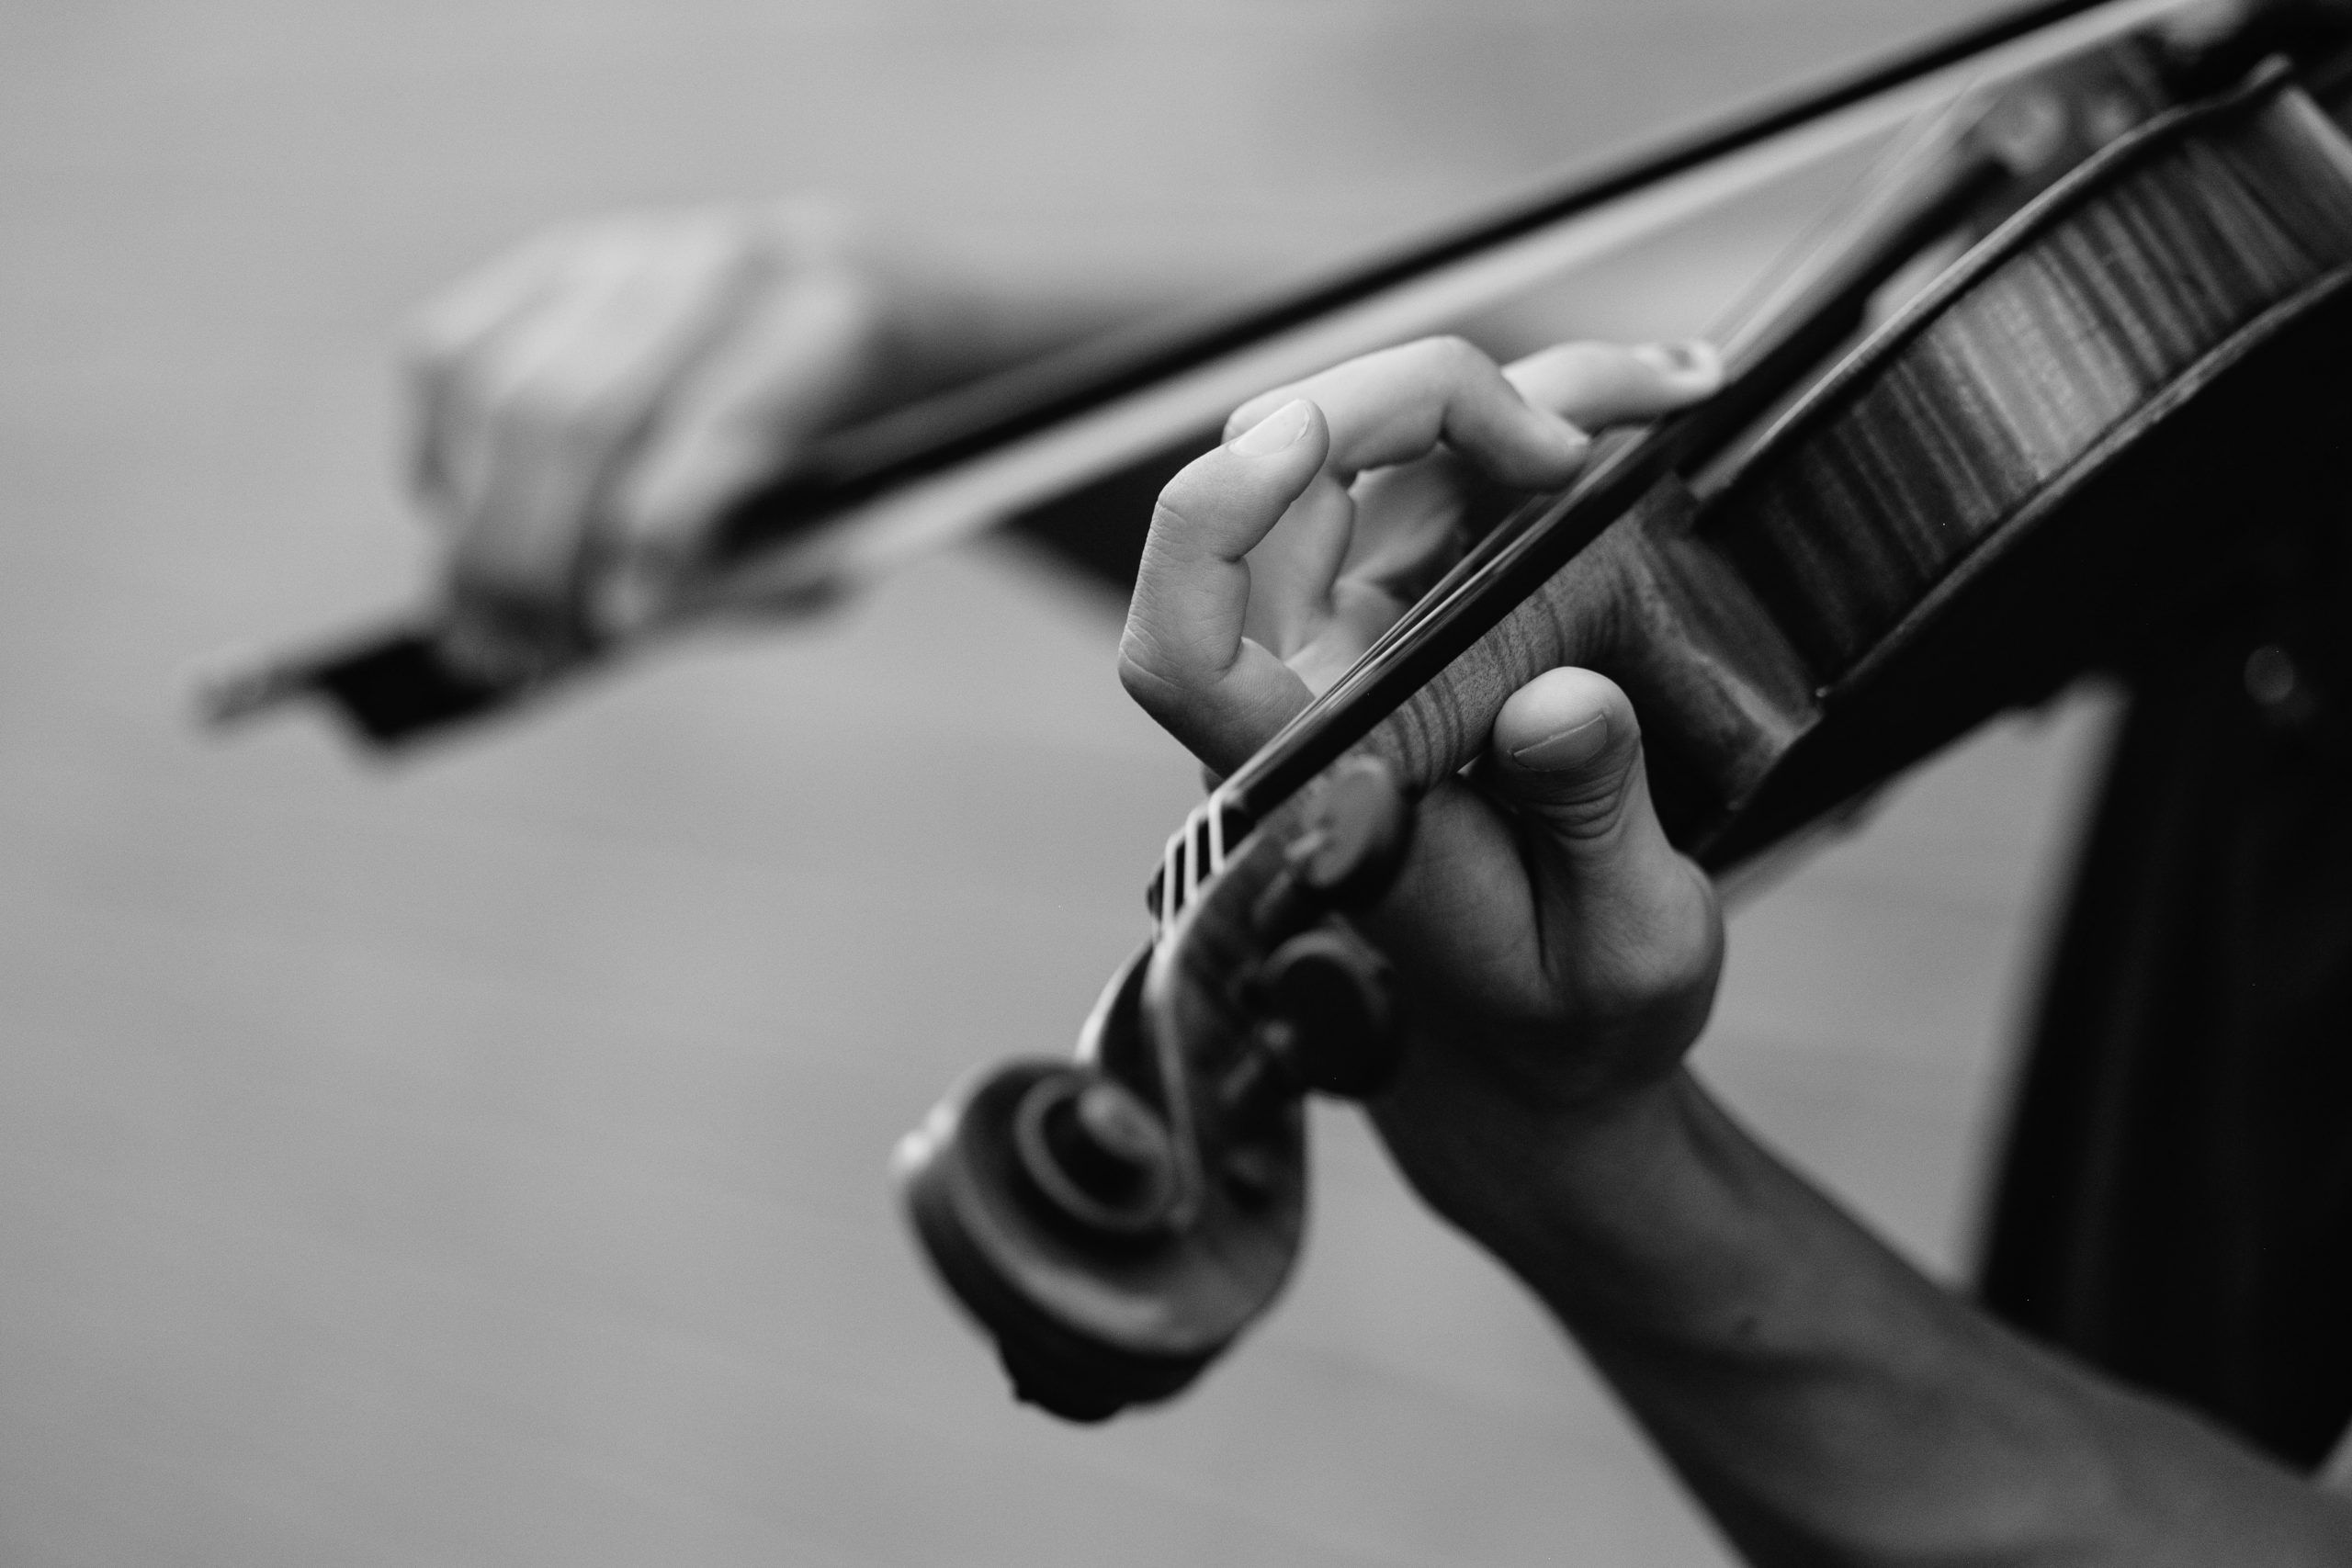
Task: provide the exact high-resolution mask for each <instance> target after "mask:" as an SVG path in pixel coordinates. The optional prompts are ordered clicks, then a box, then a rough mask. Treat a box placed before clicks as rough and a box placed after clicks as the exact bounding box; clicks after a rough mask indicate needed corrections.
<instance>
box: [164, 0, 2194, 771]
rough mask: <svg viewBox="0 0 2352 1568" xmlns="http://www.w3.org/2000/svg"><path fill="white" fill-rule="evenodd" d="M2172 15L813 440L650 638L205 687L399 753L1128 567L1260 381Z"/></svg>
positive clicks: (1621, 162)
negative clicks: (573, 704)
mask: <svg viewBox="0 0 2352 1568" xmlns="http://www.w3.org/2000/svg"><path fill="white" fill-rule="evenodd" d="M2180 5H2181V0H2041V3H2038V4H2032V5H2029V6H2025V7H2023V8H2022V9H2020V10H2018V11H2016V12H2013V13H2009V14H2006V15H2002V16H1998V17H1994V18H1992V19H1990V20H1988V21H1985V22H1983V23H1980V24H1978V25H1976V26H1973V27H1971V28H1967V29H1965V30H1962V31H1961V32H1958V33H1955V34H1953V35H1951V36H1949V37H1945V38H1941V39H1934V40H1931V41H1929V42H1928V43H1926V44H1924V45H1922V46H1919V47H1917V48H1915V49H1912V50H1910V51H1906V52H1905V53H1903V54H1901V55H1899V56H1896V57H1894V58H1891V59H1889V60H1887V61H1885V62H1880V63H1876V64H1872V65H1870V66H1867V67H1865V68H1863V69H1861V70H1860V71H1857V72H1854V73H1850V74H1848V75H1846V76H1843V77H1841V78H1839V79H1837V80H1834V81H1831V82H1829V83H1827V84H1826V85H1822V86H1820V87H1817V88H1815V89H1814V90H1812V91H1809V92H1804V93H1801V94H1798V95H1794V96H1789V97H1786V98H1783V99H1780V100H1776V101H1771V102H1767V103H1765V104H1762V105H1760V106H1758V107H1755V108H1752V109H1750V110H1748V111H1747V112H1745V113H1742V114H1739V115H1736V116H1734V117H1731V118H1727V119H1726V120H1724V122H1723V123H1721V124H1718V125H1714V126H1711V127H1705V128H1702V129H1701V130H1697V131H1695V132H1693V133H1691V134H1688V135H1684V136H1680V137H1678V138H1675V139H1673V140H1671V141H1667V142H1665V143H1663V144H1661V145H1659V146H1657V147H1654V148H1652V149H1649V150H1647V151H1645V152H1638V153H1636V154H1634V155H1632V156H1628V157H1625V158H1621V159H1617V160H1613V161H1611V162H1609V163H1607V164H1602V165H1600V166H1599V167H1596V168H1592V169H1588V170H1585V171H1581V172H1579V173H1577V174H1576V175H1573V176H1571V177H1569V178H1567V179H1566V180H1565V181H1562V182H1558V183H1556V184H1555V185H1553V186H1549V187H1548V188H1545V189H1542V190H1539V191H1536V192H1534V193H1532V194H1531V195H1528V196H1524V197H1518V198H1515V199H1513V200H1510V201H1508V202H1506V203H1504V204H1502V205H1500V206H1498V208H1496V209H1493V210H1491V211H1487V212H1483V213H1478V214H1476V215H1474V216H1473V217H1472V218H1471V219H1469V220H1467V221H1464V222H1459V223H1456V224H1454V225H1453V226H1451V227H1449V228H1447V229H1446V230H1444V231H1441V232H1437V233H1433V234H1430V235H1428V236H1426V237H1423V238H1420V239H1418V240H1415V241H1412V242H1409V243H1405V244H1402V245H1400V246H1397V247H1396V248H1394V249H1391V250H1387V251H1384V252H1381V253H1378V254H1372V255H1368V256H1365V257H1363V258H1361V259H1359V260H1357V261H1355V262H1353V263H1351V264H1350V265H1345V266H1342V267H1341V268H1340V269H1338V270H1337V271H1335V272H1334V273H1333V274H1331V275H1330V276H1325V277H1320V278H1317V279H1314V280H1311V281H1309V282H1308V283H1306V284H1304V285H1301V286H1298V287H1295V288H1285V289H1282V290H1278V291H1275V292H1273V293H1272V294H1270V295H1269V296H1267V297H1266V298H1264V299H1258V300H1254V301H1249V302H1245V303H1244V304H1242V305H1241V306H1240V307H1238V308H1237V309H1233V310H1223V311H1219V312H1216V313H1214V314H1211V315H1209V316H1207V317H1205V318H1204V319H1202V320H1198V321H1190V322H1180V323H1177V324H1175V325H1172V326H1170V327H1166V328H1159V329H1152V330H1148V331H1146V332H1143V333H1138V334H1134V335H1130V336H1125V337H1120V338H1116V339H1114V340H1111V341H1107V342H1103V343H1100V344H1092V345H1088V346H1084V347H1081V348H1080V349H1078V350H1075V351H1073V352H1071V353H1069V354H1065V355H1057V356H1054V357H1052V358H1050V359H1048V360H1046V361H1043V362H1041V363H1039V364H1036V365H1034V366H1031V367H1023V368H1021V369H1017V370H1014V371H1012V372H1008V373H1006V374H1004V375H1001V376H998V377H993V378H989V379H987V380H985V381H982V382H980V383H978V384H976V385H974V386H971V387H969V388H967V389H962V390H960V391H956V392H952V393H948V394H945V395H943V396H941V397H937V398H933V399H929V400H925V401H923V402H921V403H918V404H915V405H913V406H911V407H909V408H907V409H904V410H902V411H900V412H897V413H894V414H891V415H888V416H886V417H884V418H882V419H879V420H876V421H873V422H871V423H866V424H863V425H860V426H857V427H854V428H853V429H850V430H847V431H844V432H842V433H840V434H836V435H834V436H831V437H829V438H826V439H824V440H822V441H820V442H819V443H818V444H817V445H816V446H814V447H812V448H811V449H810V450H809V452H808V453H807V454H806V455H805V456H804V457H803V458H802V460H800V461H799V462H798V463H797V466H796V467H795V468H794V469H793V470H792V472H791V473H789V474H788V475H786V476H785V477H784V478H782V479H778V480H777V481H775V483H773V484H771V485H769V486H767V487H765V488H763V489H762V490H760V491H756V492H754V493H752V494H751V495H749V496H747V497H745V498H744V499H743V500H742V501H741V502H739V503H738V504H736V505H735V506H734V507H732V508H731V509H730V511H729V513H728V515H727V516H726V517H725V518H724V519H723V520H722V522H721V525H720V527H719V530H718V538H719V546H718V550H717V553H716V555H715V558H714V559H713V560H712V561H711V563H710V564H709V565H708V566H707V568H706V569H704V570H702V571H701V572H700V573H699V574H698V576H697V577H696V578H695V581H692V582H690V583H688V584H686V585H685V588H684V592H682V593H681V595H680V596H679V598H678V600H677V602H676V603H675V604H673V605H672V606H670V607H669V609H668V610H667V612H666V613H665V615H664V617H663V618H662V620H661V621H659V622H658V623H656V624H653V625H650V626H637V627H635V628H634V629H633V630H632V631H631V632H630V633H629V634H628V636H626V637H621V636H617V635H616V634H614V633H613V632H611V631H609V630H608V629H606V628H607V627H608V626H610V625H612V624H613V617H611V616H609V615H602V614H600V613H599V608H598V606H596V605H594V604H589V603H582V604H579V605H577V606H576V607H575V612H574V614H573V615H572V617H571V626H570V629H569V632H568V635H567V636H566V637H564V638H563V639H562V641H561V645H560V646H558V647H555V648H552V649H548V650H547V657H545V658H543V659H541V660H537V661H535V662H532V663H530V664H528V665H527V666H525V665H517V664H514V663H511V662H510V663H502V664H496V665H492V664H486V663H484V662H483V659H484V655H483V654H482V652H481V650H479V649H471V650H469V649H468V648H466V647H465V646H463V645H462V643H461V642H460V641H459V640H458V639H455V638H452V637H449V636H448V635H447V627H446V624H445V622H444V620H443V617H442V616H441V615H440V613H439V612H438V611H437V610H435V609H430V608H428V609H426V610H424V612H422V613H419V614H415V615H407V616H403V617H401V618H399V619H397V620H395V621H393V622H391V623H390V624H389V625H387V626H381V627H378V628H374V629H370V630H366V631H362V632H359V633H357V634H355V635H351V636H346V637H336V638H333V639H330V640H329V641H327V642H326V644H325V645H324V646H322V647H318V648H311V649H296V650H293V651H290V652H288V653H285V654H282V655H277V656H274V657H270V658H266V659H264V660H260V661H258V662H254V663H242V664H237V665H233V666H232V667H230V668H228V669H227V670H226V671H224V672H222V673H221V674H220V675H219V676H218V677H217V678H214V679H211V680H209V681H208V682H204V683H203V685H202V686H201V688H200V690H199V693H198V706H199V709H200V711H201V713H202V715H203V716H204V717H205V718H206V719H207V720H208V721H209V722H211V723H214V724H223V723H227V722H231V721H233V720H237V719H241V718H243V717H246V716H252V715H254V714H258V713H261V712H264V711H266V710H269V709H272V708H275V707H277V706H279V705H283V704H287V703H288V702H291V701H294V700H297V699H311V700H315V701H319V702H322V703H324V704H325V705H328V706H329V707H330V708H331V709H333V710H334V712H335V713H337V714H338V715H339V716H341V717H342V718H343V719H344V720H345V721H346V723H347V725H348V727H349V728H351V730H352V731H353V732H354V733H355V734H356V736H357V737H358V738H359V739H362V740H364V741H366V742H368V743H372V744H375V745H379V746H386V747H390V746H398V745H401V744H404V743H408V742H412V741H415V740H419V739H426V738H429V737H433V736H436V735H439V734H443V733H445V732H447V730H448V729H450V728H452V727H453V726H455V725H458V724H459V723H460V722H463V721H467V720H472V719H479V718H483V717H486V716H492V715H494V714H499V713H504V712H511V711H514V710H515V709H516V708H517V707H519V706H520V705H522V704H523V703H524V702H525V701H526V699H529V698H533V697H536V696H537V695H540V694H545V693H547V692H549V691H551V690H555V689H558V688H560V687H561V686H563V685H565V684H567V683H569V682H571V681H572V680H573V679H574V678H576V677H577V676H579V675H580V674H582V673H583V672H585V671H591V670H594V669H598V668H602V667H605V666H609V665H610V664H612V663H614V662H616V660H617V659H618V658H619V656H621V655H623V654H625V653H628V652H629V651H632V650H634V649H637V648H639V646H641V645H644V644H647V643H651V642H655V641H659V640H661V639H662V638H663V637H669V636H673V635H675V634H676V633H678V632H680V631H682V630H684V629H686V628H689V627H692V626H698V625H705V624H709V623H711V622H714V621H718V620H721V619H724V618H725V617H727V616H728V615H730V614H740V613H741V610H742V608H743V607H744V606H746V605H760V606H775V605H776V604H816V603H820V602H821V601H823V600H825V599H828V598H830V597H831V596H834V595H837V594H839V593H841V592H843V591H845V590H846V589H847V588H849V587H851V586H854V585H855V584H857V583H859V582H862V581H869V580H871V579H873V578H875V577H876V576H878V575H880V574H882V573H885V572H887V571H889V570H893V569H895V568H896V567H898V566H899V565H900V564H902V563H904V562H906V561H907V560H909V559H910V558H914V557H916V556H918V555H921V554H922V553H925V552H927V551H930V550H933V549H937V548H940V547H944V546H945V545H947V544H949V543H951V542H953V541H955V540H957V539H960V538H964V537H967V536H971V535H973V534H975V533H978V532H979V531H982V530H984V529H987V528H990V527H995V526H998V525H1005V524H1009V523H1014V522H1019V523H1023V524H1024V525H1030V526H1033V527H1036V528H1039V529H1040V530H1041V531H1044V532H1046V533H1047V534H1048V535H1049V536H1057V537H1063V538H1070V539H1074V540H1082V541H1084V543H1085V545H1086V547H1087V548H1088V550H1089V552H1090V554H1091V556H1094V557H1098V558H1113V557H1117V556H1119V555H1121V554H1124V555H1125V559H1124V560H1119V561H1117V562H1116V564H1117V565H1120V566H1125V567H1129V568H1131V567H1132V565H1133V555H1134V552H1135V551H1136V550H1137V549H1139V548H1140V544H1141V536H1140V534H1139V532H1136V531H1133V530H1122V529H1119V528H1116V527H1113V526H1110V525H1106V524H1105V522H1104V519H1105V518H1108V517H1119V516H1134V517H1141V516H1144V515H1147V514H1148V512H1149V510H1150V499H1151V497H1152V496H1153V495H1155V494H1156V493H1157V492H1158V491H1159V488H1160V486H1161V485H1162V484H1164V483H1165V482H1166V481H1167V479H1169V478H1170V476H1172V475H1173V474H1174V472H1175V471H1176V470H1177V469H1178V468H1181V467H1182V465H1183V464H1184V463H1185V462H1187V461H1189V460H1190V459H1191V458H1192V457H1196V456H1198V455H1199V454H1200V453H1201V452H1204V451H1205V450H1207V449H1208V448H1209V447H1210V446H1213V445H1214V444H1215V443H1216V439H1217V434H1218V427H1219V425H1220V423H1221V422H1222V421H1223V419H1224V417H1225V415H1226V414H1227V412H1229V411H1230V410H1231V409H1232V408H1233V407H1235V406H1236V405H1237V404H1238V403H1240V402H1242V401H1244V400H1247V399H1248V398H1250V397H1251V396H1254V395H1255V394H1257V393H1258V392H1260V391H1261V390H1263V389H1265V388H1267V387H1269V386H1274V385H1279V384H1281V383H1282V382H1284V381H1287V380H1293V379H1296V378H1299V377H1301V376H1305V375H1307V374H1310V373H1312V372H1314V371H1317V370H1320V369H1322V368H1324V367H1328V366H1329V365H1331V364H1334V363H1336V362H1338V361H1339V360H1340V359H1344V358H1347V357H1350V356H1351V355H1357V354H1362V353H1364V352H1367V351H1369V350H1372V349H1375V348H1380V347H1384V346H1386V345H1388V344H1395V343H1400V342H1403V341H1405V340H1407V339H1408V338H1412V337H1415V336H1419V335H1423V334H1425V333H1430V332H1432V331H1436V330H1440V329H1442V328H1443V327H1445V326H1447V325H1449V324H1451V323H1453V322H1455V321H1461V320H1463V319H1465V318H1466V317H1469V316H1471V315H1474V314H1475V313H1476V312H1477V311H1478V310H1482V309H1485V308H1487V307H1488V306H1491V305H1493V304H1495V303H1497V302H1498V301H1500V300H1503V299H1509V298H1511V297H1513V296H1516V295H1519V294H1521V293H1523V292H1525V291H1526V290H1527V289H1528V288H1530V287H1532V286H1533V285H1535V284H1537V283H1539V282H1541V281H1543V280H1544V279H1546V278H1549V277H1553V276H1558V275H1559V274H1561V273H1563V272H1565V271H1566V270H1568V269H1570V268H1573V267H1575V266H1577V265H1583V264H1585V263H1588V262H1590V261H1592V260H1594V259H1596V258H1599V257H1600V256H1603V255H1605V254H1609V253H1611V252H1612V251H1615V250H1618V249H1621V248H1623V247H1624V246H1626V245H1628V244H1630V243H1634V242H1635V241H1637V240H1639V239H1641V238H1643V237H1645V236H1647V235H1651V234H1655V233H1657V232H1659V231H1663V230H1665V229H1667V228H1668V227H1670V226H1671V225H1672V224H1674V223H1676V222H1678V221H1680V220H1684V219H1686V218H1689V217H1690V216H1691V215H1693V214H1695V213H1698V212H1702V211H1704V210H1706V209H1709V208H1711V207H1713V206H1715V205H1717V204H1720V203H1721V202H1723V201H1724V200H1725V199H1727V198H1728V197H1732V196H1735V195H1736V194H1738V193H1741V192H1744V191H1747V190H1750V189H1754V188H1757V187H1758V186H1763V185H1766V184H1768V183H1769V182H1770V181H1773V180H1776V179H1780V178H1782V177H1785V176H1787V175H1791V174H1792V173H1794V172H1796V171H1799V170H1802V169H1805V168H1808V167H1812V166H1814V165H1815V164H1819V163H1820V162H1822V161H1823V160H1826V159H1827V158H1830V157H1833V156H1835V155H1837V154H1838V153H1840V152H1846V151H1848V150H1850V149H1854V148H1857V147H1860V146H1862V145H1864V144H1866V143H1867V142H1868V141H1871V139H1872V138H1875V137H1878V136H1881V135H1883V134H1884V133H1885V132H1886V131H1888V130H1890V129H1892V128H1894V127H1897V126H1899V125H1902V124H1905V123H1906V122H1908V121H1910V120H1911V119H1912V118H1915V117H1916V116H1917V115H1918V114H1919V113H1920V112H1921V111H1922V110H1923V109H1924V108H1927V107H1930V106H1933V105H1935V104H1938V103H1940V102H1942V101H1945V100H1948V99H1950V98H1951V96H1953V95H1954V94H1955V93H1957V92H1958V91H1960V90H1961V89H1962V86H1963V85H1966V84H1968V83H1970V82H1973V81H1978V80H1983V79H1997V78H1999V77H2001V76H2004V75H2014V74H2017V73H2023V72H2027V71H2030V70H2032V69H2035V68H2037V67H2040V66H2042V65H2045V64H2047V63H2048V62H2051V61H2052V60H2055V59H2058V58H2061V57H2064V56H2065V55H2067V54H2070V53H2073V52H2075V51H2080V50H2082V49H2083V48H2085V47H2087V46H2089V45H2092V44H2095V43H2098V41H2100V40H2102V39H2109V38H2112V37H2114V36H2116V35H2118V34H2119V33H2120V32H2122V31H2124V30H2126V29H2127V28H2131V27H2132V26H2135V25H2138V24H2140V23H2142V22H2143V21H2145V20H2146V19H2147V18H2148V17H2151V16H2154V15H2157V14H2161V13H2165V12H2169V11H2173V10H2177V9H2179V8H2180Z"/></svg>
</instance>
